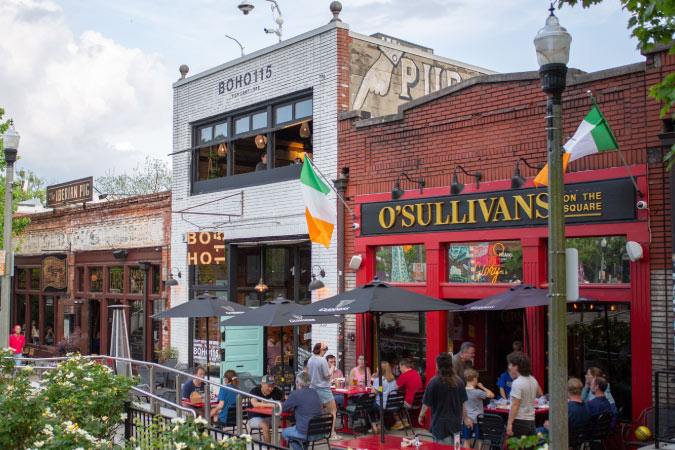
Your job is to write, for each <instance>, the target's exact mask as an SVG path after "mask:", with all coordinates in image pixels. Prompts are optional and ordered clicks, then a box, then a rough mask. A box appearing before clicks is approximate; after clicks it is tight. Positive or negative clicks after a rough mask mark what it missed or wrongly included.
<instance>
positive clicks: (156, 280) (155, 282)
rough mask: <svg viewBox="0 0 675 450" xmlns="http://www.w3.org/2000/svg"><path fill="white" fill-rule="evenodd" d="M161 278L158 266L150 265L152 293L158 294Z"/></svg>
mask: <svg viewBox="0 0 675 450" xmlns="http://www.w3.org/2000/svg"><path fill="white" fill-rule="evenodd" d="M161 284H162V280H161V277H160V274H159V266H152V293H153V294H156V295H159V294H160V287H161Z"/></svg>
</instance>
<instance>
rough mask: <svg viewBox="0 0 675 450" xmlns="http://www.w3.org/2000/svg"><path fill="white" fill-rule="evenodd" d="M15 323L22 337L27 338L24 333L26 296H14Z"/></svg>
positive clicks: (26, 334)
mask: <svg viewBox="0 0 675 450" xmlns="http://www.w3.org/2000/svg"><path fill="white" fill-rule="evenodd" d="M16 306H17V308H16V310H17V313H16V323H17V324H19V325H21V332H22V333H23V334H24V336H28V333H26V296H25V295H17V296H16Z"/></svg>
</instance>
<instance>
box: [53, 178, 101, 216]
mask: <svg viewBox="0 0 675 450" xmlns="http://www.w3.org/2000/svg"><path fill="white" fill-rule="evenodd" d="M93 192H94V179H93V178H92V177H89V178H82V179H79V180H75V181H69V182H67V183H61V184H55V185H54V186H47V208H54V207H55V206H64V205H68V204H71V203H84V202H90V201H91V200H92V199H93Z"/></svg>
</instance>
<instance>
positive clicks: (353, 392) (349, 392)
mask: <svg viewBox="0 0 675 450" xmlns="http://www.w3.org/2000/svg"><path fill="white" fill-rule="evenodd" d="M330 390H331V392H332V393H333V394H340V395H342V396H343V398H344V401H343V405H342V408H343V409H347V401H348V400H349V397H350V396H351V397H355V396H359V395H363V394H368V393H370V388H365V387H356V388H353V387H350V388H335V387H331V388H330ZM342 422H343V424H342V428H340V429H338V430H335V431H336V432H338V431H339V432H340V433H352V434H353V433H354V432H353V431H352V429H351V428H349V425H348V424H347V422H345V421H344V420H343V421H342Z"/></svg>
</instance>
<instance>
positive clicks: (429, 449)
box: [330, 435, 469, 450]
mask: <svg viewBox="0 0 675 450" xmlns="http://www.w3.org/2000/svg"><path fill="white" fill-rule="evenodd" d="M401 442H403V437H402V436H391V435H386V436H385V437H384V443H382V442H380V436H363V437H360V438H356V439H349V440H346V441H331V443H330V446H331V447H338V448H358V449H360V450H385V449H396V450H401V448H407V447H401ZM452 448H454V446H451V445H445V444H437V443H435V442H430V441H420V449H424V450H448V449H452ZM410 449H411V450H415V448H414V447H410ZM461 449H462V450H469V449H468V448H466V447H461Z"/></svg>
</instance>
